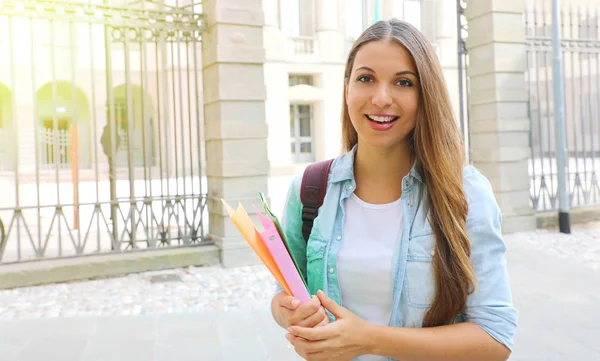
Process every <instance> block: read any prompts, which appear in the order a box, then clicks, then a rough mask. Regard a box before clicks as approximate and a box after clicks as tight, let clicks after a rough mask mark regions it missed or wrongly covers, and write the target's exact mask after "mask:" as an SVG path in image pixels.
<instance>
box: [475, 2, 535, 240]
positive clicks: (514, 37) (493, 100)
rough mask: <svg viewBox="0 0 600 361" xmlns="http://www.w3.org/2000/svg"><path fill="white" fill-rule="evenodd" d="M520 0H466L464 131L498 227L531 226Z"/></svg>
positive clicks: (511, 229) (518, 228)
mask: <svg viewBox="0 0 600 361" xmlns="http://www.w3.org/2000/svg"><path fill="white" fill-rule="evenodd" d="M523 10H524V5H523V2H522V1H521V0H480V1H470V2H469V5H468V7H467V11H466V14H465V16H466V17H467V20H468V23H469V38H468V41H467V49H468V52H469V68H468V73H469V78H470V84H471V93H470V110H471V112H470V133H471V155H472V158H471V159H472V161H473V163H474V165H475V166H476V167H477V168H478V169H479V170H481V172H482V173H483V174H485V175H486V176H487V177H488V179H489V180H490V182H491V184H492V187H493V189H494V193H495V195H496V199H497V201H498V203H499V205H500V208H501V209H502V213H503V216H504V222H503V231H504V232H514V231H528V230H533V229H535V226H536V223H535V217H534V215H533V210H532V208H531V206H530V204H529V173H528V157H529V154H530V148H529V141H528V131H529V119H528V112H527V99H528V98H527V97H528V95H527V93H526V86H525V67H526V59H525V56H526V55H525V29H524V25H523Z"/></svg>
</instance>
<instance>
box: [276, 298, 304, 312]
mask: <svg viewBox="0 0 600 361" xmlns="http://www.w3.org/2000/svg"><path fill="white" fill-rule="evenodd" d="M279 305H280V306H281V307H284V308H287V309H288V310H292V311H293V310H295V309H296V308H298V306H300V300H298V299H297V298H296V297H294V296H290V295H284V296H282V297H281V299H280V300H279Z"/></svg>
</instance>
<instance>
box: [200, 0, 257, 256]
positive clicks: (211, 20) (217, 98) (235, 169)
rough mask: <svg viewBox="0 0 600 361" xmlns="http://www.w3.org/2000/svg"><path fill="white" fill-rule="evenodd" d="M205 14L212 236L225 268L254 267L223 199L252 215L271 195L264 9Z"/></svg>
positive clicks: (237, 0)
mask: <svg viewBox="0 0 600 361" xmlns="http://www.w3.org/2000/svg"><path fill="white" fill-rule="evenodd" d="M203 9H204V11H205V13H206V14H207V17H208V24H207V25H208V29H207V30H206V32H205V33H204V34H203V39H202V75H203V94H204V119H205V139H206V158H207V161H206V163H207V166H206V175H207V179H208V210H209V220H210V224H209V232H210V235H211V236H212V237H213V239H214V240H215V243H216V245H217V246H218V247H219V248H220V250H221V262H222V263H223V265H224V266H226V267H230V266H242V265H249V264H257V263H258V262H260V261H259V259H258V257H256V256H255V255H254V253H253V251H252V249H251V248H250V247H249V246H248V244H247V243H246V241H245V240H244V239H243V238H242V237H241V236H240V234H239V232H238V231H237V229H236V228H235V227H234V226H233V224H232V223H231V222H230V220H229V217H228V215H227V212H226V210H225V209H224V207H223V205H222V203H221V198H223V199H225V200H226V201H227V202H228V203H229V204H230V205H231V206H232V207H233V208H236V207H237V204H238V202H241V203H242V204H243V205H244V207H245V208H246V210H247V211H248V213H249V214H251V215H252V213H254V212H253V208H252V204H253V203H254V204H256V205H259V203H258V202H259V199H258V192H259V191H261V192H263V193H265V195H266V194H267V187H268V183H267V178H268V172H269V161H268V158H267V123H266V120H265V98H266V95H265V94H266V90H265V78H264V71H263V64H264V61H265V50H264V47H263V24H264V18H263V9H262V1H261V0H207V1H203ZM252 218H253V220H254V221H255V224H258V222H257V220H256V217H255V215H252Z"/></svg>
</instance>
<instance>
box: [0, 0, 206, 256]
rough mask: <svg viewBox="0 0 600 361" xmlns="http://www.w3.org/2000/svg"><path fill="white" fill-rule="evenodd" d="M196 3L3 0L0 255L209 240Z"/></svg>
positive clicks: (112, 249)
mask: <svg viewBox="0 0 600 361" xmlns="http://www.w3.org/2000/svg"><path fill="white" fill-rule="evenodd" d="M111 3H114V2H111ZM177 3H184V1H177ZM199 6H200V4H199V3H198V2H197V1H196V2H193V3H192V2H191V1H188V3H187V4H182V5H181V6H168V5H165V4H164V2H156V1H131V2H129V3H126V4H123V5H118V6H117V5H109V4H108V2H102V3H101V4H99V3H92V2H91V1H80V2H77V1H44V2H40V1H31V0H29V1H28V0H21V1H11V0H5V1H3V3H2V6H0V27H1V28H2V29H7V33H4V34H0V36H2V37H3V39H2V40H3V41H0V53H1V54H5V55H6V56H7V58H5V59H3V60H2V61H0V75H1V74H7V77H8V78H6V77H3V76H0V83H2V82H8V84H6V85H5V88H7V89H9V91H10V93H11V94H12V95H13V96H12V97H11V98H10V99H11V100H10V102H8V103H9V104H8V105H9V106H10V107H12V109H13V110H15V111H11V112H7V113H4V114H10V117H5V118H3V119H2V121H3V124H4V126H5V128H4V130H5V131H6V130H7V129H8V130H10V134H9V135H8V136H9V138H10V139H15V140H18V141H14V142H8V143H5V149H4V151H5V156H6V157H8V158H9V161H8V162H6V163H5V164H9V165H10V167H9V171H8V172H7V171H3V172H0V189H3V192H2V197H0V219H2V221H3V223H4V225H5V231H6V235H5V240H4V242H0V263H10V262H23V261H28V260H39V259H42V258H55V257H69V256H81V255H87V254H101V253H112V252H123V251H132V250H149V249H156V248H160V247H178V246H194V245H203V244H210V243H211V241H210V239H209V238H208V237H207V236H206V234H205V229H206V227H207V216H208V212H207V210H206V191H205V190H206V179H205V177H204V175H203V171H202V168H203V164H204V160H203V154H204V144H203V141H202V139H203V135H202V132H203V129H202V121H201V118H200V117H201V114H202V113H203V112H202V108H200V107H201V106H202V105H201V102H200V100H201V88H200V87H201V79H200V72H201V69H202V67H201V64H200V62H201V54H200V51H201V46H200V45H201V44H200V41H201V31H203V28H204V23H205V19H204V16H203V15H202V14H201V11H199V10H198V7H199ZM1 86H2V84H0V88H1ZM23 94H30V95H29V96H23ZM2 105H6V104H2ZM16 109H19V111H18V112H17V111H16ZM6 125H10V126H7V127H6Z"/></svg>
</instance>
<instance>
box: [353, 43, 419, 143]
mask: <svg viewBox="0 0 600 361" xmlns="http://www.w3.org/2000/svg"><path fill="white" fill-rule="evenodd" d="M419 86H420V85H419V78H418V76H417V69H416V66H415V64H414V60H413V58H412V56H411V55H410V53H409V52H408V50H406V48H404V47H403V46H402V45H400V44H398V43H396V42H394V41H372V42H369V43H367V44H365V45H363V46H362V47H361V48H360V49H359V50H358V52H357V53H356V57H355V59H354V64H353V66H352V72H351V74H350V77H349V78H348V83H347V85H346V104H347V105H348V113H349V115H350V120H351V121H352V125H353V126H354V129H356V132H357V133H358V141H359V143H365V144H367V145H369V146H372V147H386V148H393V147H397V146H400V145H402V144H404V143H405V142H406V140H407V136H408V134H409V133H410V132H411V131H412V130H413V128H414V127H415V122H416V119H417V111H418V108H419Z"/></svg>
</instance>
